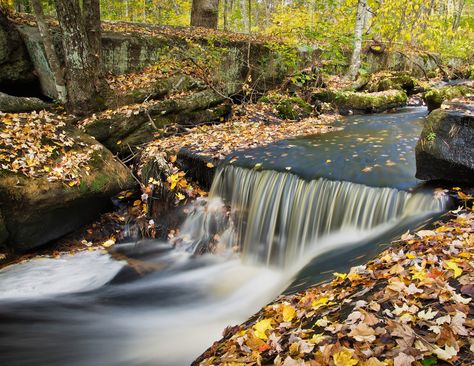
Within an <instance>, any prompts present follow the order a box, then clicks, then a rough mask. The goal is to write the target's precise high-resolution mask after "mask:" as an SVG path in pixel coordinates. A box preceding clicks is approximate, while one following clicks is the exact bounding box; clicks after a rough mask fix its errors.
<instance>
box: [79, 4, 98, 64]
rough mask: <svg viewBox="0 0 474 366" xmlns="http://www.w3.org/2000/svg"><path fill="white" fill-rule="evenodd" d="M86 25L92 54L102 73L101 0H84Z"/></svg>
mask: <svg viewBox="0 0 474 366" xmlns="http://www.w3.org/2000/svg"><path fill="white" fill-rule="evenodd" d="M83 12H84V25H85V27H86V32H87V38H88V39H89V45H90V48H91V52H92V56H93V57H94V58H95V59H96V65H97V67H98V68H100V69H101V70H100V72H101V73H102V71H103V70H102V29H101V24H100V0H84V11H83Z"/></svg>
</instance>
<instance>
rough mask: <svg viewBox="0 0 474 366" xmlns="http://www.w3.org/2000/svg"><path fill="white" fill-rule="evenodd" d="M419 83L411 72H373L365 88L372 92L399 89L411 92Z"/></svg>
mask: <svg viewBox="0 0 474 366" xmlns="http://www.w3.org/2000/svg"><path fill="white" fill-rule="evenodd" d="M417 85H418V82H417V80H416V79H415V78H414V77H412V76H411V75H410V74H408V73H406V72H394V71H392V72H379V73H376V74H372V75H371V76H370V78H369V80H368V81H367V83H366V85H364V86H363V88H364V89H365V90H367V91H368V92H370V93H375V92H380V91H386V90H391V89H397V90H404V91H405V92H406V93H407V94H411V93H412V92H413V91H414V90H415V88H416V87H417Z"/></svg>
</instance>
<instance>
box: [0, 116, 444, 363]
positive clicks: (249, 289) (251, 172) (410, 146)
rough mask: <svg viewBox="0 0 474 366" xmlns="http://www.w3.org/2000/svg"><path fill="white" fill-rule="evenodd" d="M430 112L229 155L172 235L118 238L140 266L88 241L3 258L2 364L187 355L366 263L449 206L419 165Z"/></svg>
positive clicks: (172, 359)
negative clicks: (71, 250) (52, 252)
mask: <svg viewBox="0 0 474 366" xmlns="http://www.w3.org/2000/svg"><path fill="white" fill-rule="evenodd" d="M425 115H426V109H425V108H406V109H403V110H400V111H398V112H397V113H391V114H380V115H370V116H351V117H347V118H346V119H344V120H342V121H341V122H339V123H340V125H343V126H344V127H345V130H344V131H337V132H331V133H328V134H325V135H321V136H309V137H303V138H296V139H291V140H286V141H282V142H279V143H276V144H272V145H270V146H267V147H264V148H258V149H253V150H250V151H244V152H240V153H238V154H235V155H234V156H232V157H230V158H229V160H231V161H228V162H227V163H228V164H226V165H224V166H223V167H221V168H220V169H219V170H218V172H217V173H216V177H215V178H214V181H213V184H212V188H211V192H210V195H209V198H208V199H206V200H204V199H201V200H198V201H196V202H195V203H194V204H193V206H192V207H190V208H189V211H190V212H189V215H188V217H187V219H186V221H185V222H184V224H183V225H182V227H181V230H180V234H179V237H177V238H175V239H173V241H172V242H168V243H167V242H158V241H143V242H138V243H124V244H119V245H116V248H115V250H116V251H118V252H120V253H121V254H123V255H126V256H128V257H130V258H133V259H134V260H135V261H136V262H137V263H139V268H138V269H135V270H132V269H131V268H130V267H129V266H128V265H127V264H126V262H125V261H116V260H113V259H112V258H111V257H110V256H109V255H108V254H102V253H99V252H83V253H80V254H76V255H73V256H71V255H64V256H62V257H61V258H59V259H38V260H32V261H28V262H25V263H22V264H18V265H15V266H10V267H7V268H5V269H3V270H0V364H1V365H9V366H10V365H11V366H20V365H33V364H34V365H48V366H55V365H67V366H86V365H88V366H89V365H98V366H109V365H110V366H111V365H127V366H130V365H137V366H142V365H143V366H148V365H154V366H156V365H160V366H161V365H163V366H174V365H179V366H183V365H188V364H190V363H191V362H192V361H193V360H194V359H195V358H196V357H197V356H198V355H199V354H201V353H202V352H203V351H204V350H205V349H206V348H207V347H209V346H210V345H211V344H212V342H213V341H215V340H217V339H219V338H220V336H221V334H222V331H223V330H224V328H225V327H226V326H228V325H235V324H238V323H241V322H242V321H244V320H246V319H247V318H248V317H249V316H251V315H252V314H253V313H255V312H256V311H258V310H259V309H260V308H261V307H262V306H263V305H265V304H266V303H268V302H270V301H271V300H272V299H274V298H275V297H276V296H278V295H279V294H281V293H284V292H286V293H291V292H293V291H297V290H300V289H304V288H307V287H308V286H310V285H312V284H315V283H317V282H320V281H322V280H325V279H328V278H330V277H331V276H332V272H335V271H337V272H344V271H347V270H348V269H349V268H350V267H352V266H354V265H358V264H362V263H364V262H366V261H367V260H368V259H370V258H371V257H373V256H374V255H376V254H377V253H378V252H380V251H382V250H383V249H384V248H385V247H386V245H387V243H389V242H390V241H391V240H393V239H394V238H396V237H397V236H399V235H400V234H402V233H403V232H405V231H407V230H408V229H411V230H413V229H415V228H416V227H418V226H420V225H421V224H423V223H424V222H427V221H429V220H432V219H433V218H436V217H437V216H439V214H440V213H442V212H443V211H444V210H445V209H446V204H447V202H446V199H445V198H443V197H439V196H438V195H434V192H433V190H432V189H431V188H427V187H423V186H421V185H420V183H421V182H419V181H417V180H416V179H415V177H414V175H415V161H414V158H415V156H414V147H415V145H416V141H417V138H418V136H419V134H420V132H421V128H422V117H423V116H425ZM256 164H258V165H257V168H258V169H256V168H255V165H256ZM249 168H254V169H249ZM229 207H230V210H229ZM198 254H199V255H198ZM140 266H142V267H141V269H143V274H142V275H137V271H140Z"/></svg>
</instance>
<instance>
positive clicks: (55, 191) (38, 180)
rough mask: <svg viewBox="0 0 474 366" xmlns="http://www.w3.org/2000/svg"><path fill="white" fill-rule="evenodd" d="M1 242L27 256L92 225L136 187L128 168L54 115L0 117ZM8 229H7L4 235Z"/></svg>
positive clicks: (43, 113)
mask: <svg viewBox="0 0 474 366" xmlns="http://www.w3.org/2000/svg"><path fill="white" fill-rule="evenodd" d="M1 117H2V118H1V121H0V130H2V133H1V137H2V139H1V140H0V158H1V164H0V204H1V213H2V215H3V221H4V226H3V228H2V225H1V222H0V240H1V239H4V240H3V241H5V236H6V235H7V234H8V239H6V242H7V247H9V248H10V249H12V250H15V251H19V252H21V251H25V250H28V249H31V248H34V247H38V246H40V245H43V244H45V243H48V242H49V241H51V240H54V239H56V238H59V237H61V236H63V235H65V234H67V233H69V232H71V231H73V230H75V229H77V228H78V227H80V226H82V225H84V224H86V223H88V222H90V221H91V220H93V219H94V218H95V217H96V216H97V215H98V214H99V213H100V212H102V211H104V210H106V209H108V208H109V206H110V203H111V201H110V198H111V196H112V195H114V194H116V193H118V192H119V191H121V190H123V189H129V188H131V187H133V185H134V183H133V179H132V178H131V174H130V172H129V171H128V169H127V168H126V167H124V166H123V165H122V164H121V163H120V162H118V161H117V160H115V159H114V157H113V155H112V153H111V152H110V151H109V150H107V149H106V148H105V147H103V146H102V145H100V144H99V143H97V141H95V139H93V138H92V137H90V136H88V135H86V134H84V133H83V132H81V131H79V130H77V129H76V128H74V127H71V126H67V125H65V124H64V122H63V121H62V120H61V119H60V118H59V117H57V116H56V117H55V116H54V115H52V114H51V113H47V112H41V113H39V114H36V113H34V114H31V115H27V114H20V115H18V114H16V115H8V114H2V116H1ZM4 229H6V230H4Z"/></svg>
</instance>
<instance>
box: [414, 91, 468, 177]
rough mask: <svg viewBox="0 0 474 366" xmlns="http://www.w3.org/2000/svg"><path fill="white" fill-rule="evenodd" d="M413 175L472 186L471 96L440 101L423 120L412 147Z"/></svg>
mask: <svg viewBox="0 0 474 366" xmlns="http://www.w3.org/2000/svg"><path fill="white" fill-rule="evenodd" d="M416 167H417V172H416V177H417V178H419V179H422V180H441V181H448V182H453V183H458V184H466V185H472V183H473V182H474V98H471V99H465V100H464V101H462V102H452V103H448V104H444V105H443V108H440V109H436V110H435V111H433V112H432V113H430V115H429V116H428V117H427V118H426V119H425V122H424V126H423V131H422V133H421V136H420V139H419V141H418V144H417V146H416Z"/></svg>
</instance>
